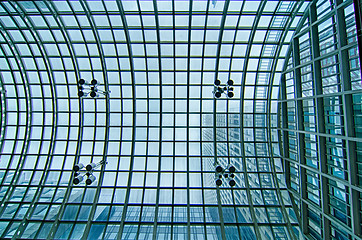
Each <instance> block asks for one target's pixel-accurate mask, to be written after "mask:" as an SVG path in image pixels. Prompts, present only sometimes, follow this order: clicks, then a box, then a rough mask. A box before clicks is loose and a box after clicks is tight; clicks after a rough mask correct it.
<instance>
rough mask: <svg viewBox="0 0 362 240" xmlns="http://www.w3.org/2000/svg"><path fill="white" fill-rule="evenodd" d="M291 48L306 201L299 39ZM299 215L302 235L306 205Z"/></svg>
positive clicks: (302, 195) (302, 189) (301, 178)
mask: <svg viewBox="0 0 362 240" xmlns="http://www.w3.org/2000/svg"><path fill="white" fill-rule="evenodd" d="M292 47H293V63H294V66H295V70H294V80H295V82H294V86H295V93H296V94H295V97H296V98H297V100H294V101H295V105H296V114H295V115H296V124H297V126H296V128H297V132H296V137H297V145H298V157H297V158H298V162H299V185H300V198H301V199H307V185H306V182H307V176H306V169H305V168H304V164H305V149H304V148H305V144H304V133H302V132H301V131H303V130H304V127H303V126H304V125H303V123H304V121H303V102H302V100H301V99H300V98H301V96H302V85H301V68H300V52H299V38H294V39H293V41H292ZM300 204H301V207H300V211H301V213H300V215H301V228H302V231H303V233H307V232H308V217H307V212H308V211H307V209H308V206H307V203H306V202H304V201H301V203H300Z"/></svg>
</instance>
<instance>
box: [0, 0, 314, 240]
mask: <svg viewBox="0 0 362 240" xmlns="http://www.w3.org/2000/svg"><path fill="white" fill-rule="evenodd" d="M307 5H308V1H306V2H305V3H303V2H300V3H297V2H289V1H280V2H278V1H268V2H266V1H264V2H263V1H261V2H259V1H244V2H243V1H225V2H224V1H216V2H213V1H190V2H189V1H158V2H157V1H154V2H152V1H118V2H117V1H84V2H78V1H54V2H49V1H24V2H1V3H0V16H1V18H0V25H1V28H2V30H3V31H2V32H1V35H0V44H1V45H0V63H1V64H0V66H1V75H0V76H1V78H0V79H1V89H2V90H5V91H6V92H5V91H2V92H1V94H2V95H1V99H2V103H1V104H2V105H1V106H2V108H1V109H2V120H3V119H4V120H3V121H2V125H1V127H2V130H1V136H2V141H1V149H2V155H1V161H0V167H1V169H0V174H1V190H0V196H1V201H2V202H1V203H2V204H4V205H3V206H4V207H3V208H2V209H1V211H0V234H1V237H23V238H47V237H50V238H56V239H59V238H75V239H77V238H81V237H82V236H83V235H82V234H83V233H84V236H85V237H87V236H88V237H94V236H98V237H100V238H105V239H108V238H109V239H113V238H115V237H117V236H118V235H119V236H121V238H124V239H127V238H135V237H138V238H139V239H143V238H148V237H154V236H155V237H156V239H159V238H165V239H168V238H170V237H171V236H173V238H179V237H180V238H184V237H186V236H189V237H191V238H195V237H198V238H200V237H201V238H206V237H205V236H207V239H213V238H214V239H220V238H221V237H225V236H226V237H227V238H231V239H234V238H235V237H240V238H241V237H245V236H248V237H250V238H253V237H254V238H255V236H256V235H257V236H258V234H261V235H263V234H265V235H267V236H269V237H270V238H288V237H289V234H294V233H293V231H292V227H293V228H294V227H296V226H297V220H296V218H295V216H294V214H293V211H292V207H291V202H290V200H289V197H288V194H287V191H286V185H285V183H284V181H283V180H282V179H283V172H284V171H283V168H282V163H281V159H280V158H278V157H276V158H273V154H276V153H278V147H277V142H278V140H277V131H276V127H277V124H276V123H275V121H277V118H276V113H277V101H276V100H277V97H278V85H279V79H280V77H281V74H280V72H281V70H282V67H283V64H284V56H285V54H286V52H287V49H288V46H289V41H290V39H291V36H292V34H293V31H294V29H295V27H296V26H297V24H298V22H299V19H300V17H301V15H302V13H303V12H304V10H305V9H306V6H307ZM290 16H293V17H290ZM220 29H221V30H220ZM286 29H287V31H285V30H286ZM79 78H84V79H86V80H88V81H89V80H90V79H97V80H99V81H100V83H101V85H100V86H99V89H103V90H109V91H110V92H111V93H110V95H109V98H99V99H97V100H93V99H88V98H85V99H82V100H81V101H79V99H78V97H77V84H76V83H77V79H79ZM216 78H218V79H220V80H222V82H226V81H227V80H228V79H233V80H234V82H235V90H234V91H235V97H234V98H233V99H230V100H228V101H226V100H225V99H220V100H218V101H217V104H216V111H217V113H218V114H216V115H214V109H213V106H214V105H213V104H214V100H213V95H212V90H213V82H214V79H216ZM240 99H242V101H240ZM244 99H245V100H244ZM240 113H242V114H240ZM214 118H216V119H214ZM214 122H216V126H217V129H216V131H214V128H213V126H214ZM269 133H270V134H269ZM214 134H216V135H215V136H214ZM215 138H216V140H217V143H216V144H214V141H215ZM215 146H216V149H215ZM215 154H216V155H217V156H218V158H219V159H220V160H219V162H220V163H221V164H223V165H224V166H226V165H227V164H228V163H232V164H233V165H235V166H236V167H237V173H236V177H235V179H236V181H237V186H236V187H235V188H234V190H231V189H230V188H229V187H227V184H224V185H223V186H222V187H221V189H220V196H221V197H220V199H221V206H222V207H221V206H220V204H219V203H218V201H217V196H218V194H219V193H218V190H217V188H216V187H215V183H214V180H215V179H214V178H215V176H214V173H213V172H214V155H215ZM104 156H106V158H107V162H108V164H107V165H106V166H105V167H104V168H102V169H101V170H97V171H95V172H94V175H95V176H96V178H97V183H95V184H93V185H91V186H88V187H84V185H81V186H73V185H72V184H71V181H72V172H71V169H72V166H73V165H74V163H75V162H76V161H79V162H82V163H85V164H87V163H89V162H98V161H100V160H101V159H102V158H103V157H104ZM244 159H245V161H242V160H244ZM275 171H276V172H275ZM98 186H101V187H98ZM279 187H280V188H281V190H280V189H279ZM251 203H253V205H254V206H255V207H253V208H249V205H250V204H251ZM24 219H27V220H26V221H25V220H24ZM55 220H56V221H55ZM23 223H25V224H23ZM89 223H91V224H89ZM141 223H142V224H141ZM191 223H192V225H191ZM256 223H261V224H262V225H263V226H262V227H260V229H259V228H257V229H254V226H257V224H256ZM290 223H291V224H290ZM294 230H295V231H297V230H296V229H294Z"/></svg>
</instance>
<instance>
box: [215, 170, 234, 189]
mask: <svg viewBox="0 0 362 240" xmlns="http://www.w3.org/2000/svg"><path fill="white" fill-rule="evenodd" d="M235 170H236V169H235V167H234V166H231V165H230V166H229V167H228V168H226V169H224V168H223V167H221V166H220V165H218V166H217V167H216V168H215V174H216V182H215V183H216V185H217V186H221V184H222V179H223V178H224V179H225V180H226V181H228V182H229V185H230V187H234V186H235V185H236V182H235V180H234V177H235V174H234V173H235Z"/></svg>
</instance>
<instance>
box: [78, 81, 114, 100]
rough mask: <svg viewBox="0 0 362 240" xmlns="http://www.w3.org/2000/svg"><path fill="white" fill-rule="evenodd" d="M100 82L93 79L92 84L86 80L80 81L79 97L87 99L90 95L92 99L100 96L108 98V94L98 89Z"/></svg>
mask: <svg viewBox="0 0 362 240" xmlns="http://www.w3.org/2000/svg"><path fill="white" fill-rule="evenodd" d="M98 85H99V83H98V81H97V80H96V79H93V80H92V81H91V82H90V83H88V82H86V81H85V80H84V79H79V81H78V97H87V96H88V95H89V96H90V97H92V98H97V97H99V94H102V95H104V96H106V95H107V94H108V92H106V91H102V90H99V89H98Z"/></svg>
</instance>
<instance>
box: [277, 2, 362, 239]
mask: <svg viewBox="0 0 362 240" xmlns="http://www.w3.org/2000/svg"><path fill="white" fill-rule="evenodd" d="M358 8H359V6H358V5H356V4H354V3H353V2H352V1H316V2H313V3H312V4H311V5H310V6H309V8H308V9H307V10H306V12H305V15H304V16H303V20H302V21H301V22H302V24H301V25H300V28H299V29H298V30H297V31H296V33H295V34H294V36H293V38H292V48H291V51H290V55H289V57H288V58H287V59H288V60H287V61H288V65H287V67H286V70H285V71H284V72H283V75H282V82H281V89H282V91H281V96H282V100H281V101H280V107H281V108H280V119H281V125H280V127H281V131H280V133H281V134H280V137H281V140H282V142H283V143H282V144H281V149H282V150H281V153H282V155H283V160H284V163H285V167H286V169H285V171H286V173H287V174H286V181H287V186H288V189H289V192H290V193H291V196H292V201H293V205H294V207H295V210H296V212H297V215H298V218H299V222H300V226H301V229H302V231H303V232H304V233H305V234H306V236H307V237H308V238H309V239H360V236H361V228H362V226H361V192H362V187H361V186H362V185H361V166H362V165H361V161H362V156H361V147H360V146H361V143H362V142H361V136H362V132H361V123H362V122H361V96H362V94H361V90H362V82H361V69H360V58H359V50H358V36H357V30H358V29H357V28H356V18H357V20H358V21H360V19H359V18H358V17H356V16H357V15H356V16H355V12H358V11H359V10H358Z"/></svg>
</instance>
